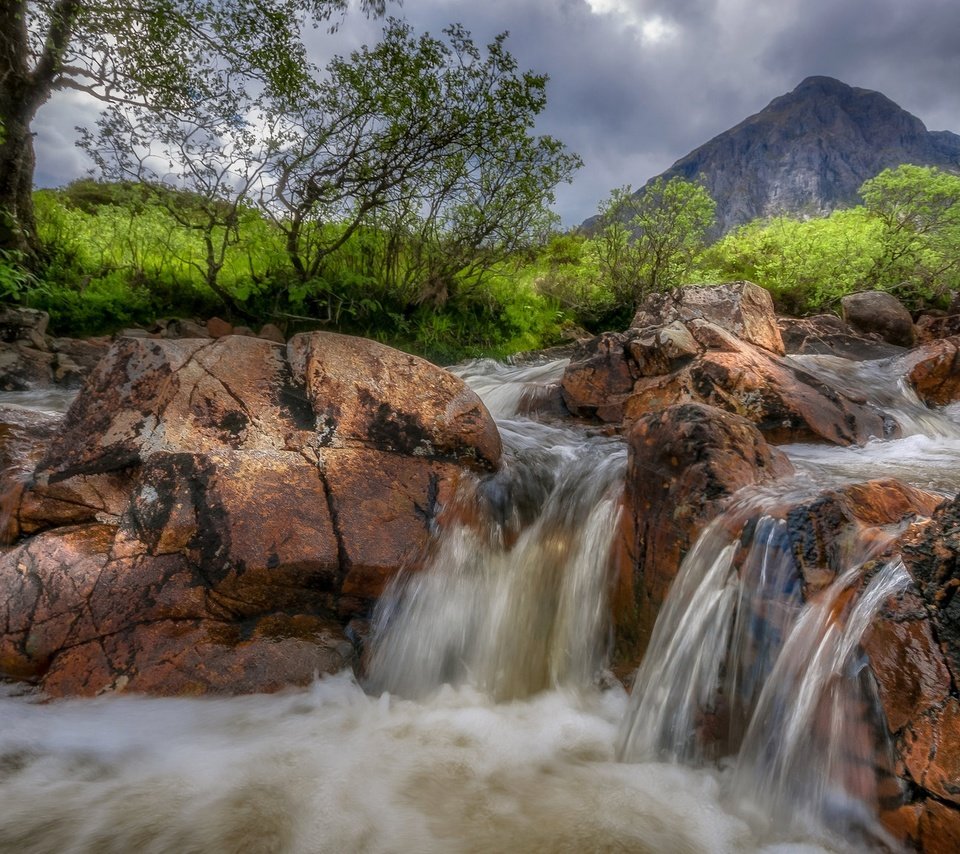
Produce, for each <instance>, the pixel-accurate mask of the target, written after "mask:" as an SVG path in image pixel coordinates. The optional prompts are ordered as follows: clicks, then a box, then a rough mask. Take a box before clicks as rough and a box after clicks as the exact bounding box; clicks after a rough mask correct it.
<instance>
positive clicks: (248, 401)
mask: <svg viewBox="0 0 960 854" xmlns="http://www.w3.org/2000/svg"><path fill="white" fill-rule="evenodd" d="M312 337H313V336H300V337H299V338H298V341H297V342H296V346H295V347H292V348H291V350H290V351H289V352H290V353H291V354H293V355H294V358H293V359H292V361H293V364H291V360H288V350H287V348H285V347H283V346H278V345H276V344H274V343H272V342H269V341H265V340H261V339H255V338H250V337H241V336H225V337H222V338H220V339H217V340H210V339H182V340H165V339H143V338H125V339H121V340H119V341H118V342H117V343H116V344H115V345H114V347H113V348H112V349H111V351H110V353H109V354H108V355H107V356H106V357H105V358H104V359H103V360H102V361H101V363H100V364H99V366H98V367H97V370H96V372H95V373H94V375H93V376H92V377H91V380H90V382H89V383H88V385H87V387H86V389H85V390H84V391H83V392H82V393H81V395H80V397H79V398H78V399H77V401H76V402H75V404H74V406H73V407H72V408H71V410H70V411H69V412H68V414H67V416H66V418H65V420H64V422H63V425H62V427H61V428H59V429H58V430H57V434H56V436H55V437H54V439H53V441H52V442H51V443H50V444H49V447H48V448H46V451H45V453H44V454H43V457H42V459H41V460H40V461H39V464H38V465H37V467H36V470H35V472H34V473H33V475H32V478H31V480H30V482H29V483H28V484H27V487H26V488H25V489H24V490H23V491H22V494H20V493H18V494H17V495H16V496H15V499H14V500H12V501H11V502H10V503H11V507H10V510H11V513H12V518H13V520H14V521H13V524H14V526H15V530H16V531H17V532H19V533H20V534H29V533H32V532H37V533H36V534H35V535H34V536H32V537H31V538H29V539H27V540H25V541H23V542H22V543H21V544H20V545H19V546H18V547H17V548H16V549H14V550H13V551H11V552H9V553H8V554H6V555H4V556H3V557H2V558H0V591H4V592H8V591H12V592H11V595H10V596H9V597H7V606H6V607H7V613H6V614H5V615H4V617H5V619H4V620H3V621H0V629H2V632H0V650H2V651H3V653H2V656H0V675H4V674H5V675H9V676H13V677H17V678H29V679H32V680H33V681H39V682H40V684H41V686H42V687H43V688H44V689H45V690H46V691H47V692H48V693H50V694H70V693H83V694H91V693H97V692H98V691H101V690H107V689H116V688H124V687H125V688H127V689H129V690H140V691H149V692H152V693H182V692H189V693H195V692H204V691H226V692H241V691H260V690H274V689H276V688H279V687H282V685H284V684H289V683H298V682H304V681H309V680H310V679H312V678H313V676H314V674H315V673H316V672H325V671H329V670H331V669H339V668H340V667H342V666H345V665H346V664H348V663H350V661H351V660H352V656H353V649H352V647H351V645H350V644H349V643H347V642H346V640H345V638H344V635H343V631H342V626H343V624H344V623H345V622H346V621H348V620H349V619H351V618H353V617H355V616H357V615H365V614H366V613H368V612H369V609H370V607H371V606H372V604H373V602H375V600H376V598H377V597H378V596H379V595H380V594H381V593H382V591H383V589H384V588H385V586H386V585H387V584H388V583H389V581H390V579H391V578H392V577H393V575H395V574H396V573H397V571H398V570H399V569H401V568H403V567H406V568H414V569H415V568H416V567H417V566H418V565H419V562H420V561H421V560H422V557H423V554H424V552H425V550H426V547H427V544H428V541H429V539H430V537H431V534H432V533H433V531H434V530H435V528H436V526H437V525H438V524H439V520H440V517H441V511H442V508H443V505H444V504H445V503H448V502H449V501H450V499H451V497H452V495H453V492H454V490H455V489H456V488H457V484H458V482H459V479H460V478H461V477H462V474H463V471H464V469H465V468H471V467H476V466H484V467H492V466H494V465H496V464H497V462H498V460H499V451H500V444H499V434H498V433H497V431H496V426H495V424H494V423H493V421H492V419H491V418H490V416H489V415H488V414H487V412H486V410H485V409H484V407H483V405H482V403H480V401H479V398H477V397H476V396H475V395H474V394H473V393H472V392H470V391H469V389H468V388H467V387H466V386H464V385H463V383H462V382H461V381H460V380H458V379H456V378H454V377H452V376H450V375H448V374H447V373H446V372H445V371H443V370H442V369H440V368H436V367H434V366H432V365H429V364H428V363H426V362H421V361H420V360H417V363H416V364H411V362H410V357H408V356H407V355H406V354H402V353H398V352H397V351H392V350H390V349H389V348H386V347H383V346H382V345H379V344H375V343H373V342H362V341H356V342H344V341H342V340H340V339H342V338H343V336H332V338H333V339H334V340H332V341H331V340H330V339H331V337H330V336H326V335H325V334H320V333H318V334H317V336H316V340H311V338H312ZM365 343H366V344H369V345H370V348H369V353H367V355H366V356H364V355H363V351H364V346H365ZM347 351H349V352H350V353H352V354H353V355H352V358H353V362H352V364H353V367H354V370H355V372H356V373H355V379H354V381H353V382H352V383H351V381H350V379H349V376H350V375H349V372H348V370H347V365H346V364H345V362H344V361H342V360H341V359H342V357H343V354H344V353H345V352H347ZM301 357H302V358H301ZM325 358H326V359H330V360H335V361H336V364H335V365H333V366H331V367H328V366H326V365H325V363H324V359H325ZM330 377H335V378H336V382H339V383H340V385H339V386H337V385H336V383H335V382H334V381H332V380H330V379H329V378H330ZM418 383H419V384H422V386H423V393H422V394H421V395H420V399H419V401H418V400H417V399H416V394H415V387H416V385H417V384H418ZM393 394H396V395H397V396H398V406H397V411H398V412H400V413H401V414H402V423H403V425H405V428H407V432H405V433H403V434H402V436H403V437H404V440H403V441H401V440H400V439H398V434H397V432H396V431H393V430H391V429H387V428H386V427H384V428H383V429H382V430H381V429H377V428H378V425H379V427H383V425H389V424H391V423H392V422H391V415H392V410H391V409H390V401H391V399H392V398H391V395H393ZM335 395H339V397H335ZM374 395H378V397H377V398H376V405H373V404H372V403H371V400H372V399H373V396H374ZM338 401H339V402H338ZM334 406H335V408H336V413H337V417H338V421H337V425H336V426H337V430H336V431H334V432H336V436H335V437H333V436H332V433H331V424H330V421H329V418H330V413H331V412H332V411H333V408H334ZM377 419H380V420H379V421H377ZM413 424H416V425H417V431H416V433H414V431H413V427H412V426H411V425H413ZM341 425H343V426H342V429H341ZM458 426H463V427H464V433H465V436H464V437H461V438H460V439H457V438H456V437H455V436H454V435H453V433H454V431H455V430H456V429H457V427H458ZM365 427H366V428H368V432H367V433H364V432H363V430H364V428H365ZM414 437H415V438H414ZM471 437H473V438H475V439H476V444H471V442H470V439H471ZM334 438H335V439H336V441H334V440H333V439H334ZM407 438H409V439H410V441H406V439H407ZM427 442H429V445H427V444H425V443H427ZM31 453H32V454H33V456H32V459H36V457H37V456H38V450H34V451H32V452H31ZM24 567H28V569H27V570H26V571H24V569H23V568H24ZM67 623H68V624H69V625H65V624H67Z"/></svg>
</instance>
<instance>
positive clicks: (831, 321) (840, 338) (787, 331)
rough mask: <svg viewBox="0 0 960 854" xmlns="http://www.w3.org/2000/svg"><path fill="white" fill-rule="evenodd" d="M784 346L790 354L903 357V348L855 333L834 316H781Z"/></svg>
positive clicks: (872, 357)
mask: <svg viewBox="0 0 960 854" xmlns="http://www.w3.org/2000/svg"><path fill="white" fill-rule="evenodd" d="M777 324H778V325H779V327H780V334H781V335H782V336H783V346H784V349H785V350H786V352H787V353H788V354H790V355H816V356H838V357H840V358H843V359H853V360H856V361H862V360H866V359H887V358H890V357H892V356H899V355H902V354H903V352H904V349H903V347H897V346H894V345H893V344H888V343H887V342H886V341H879V340H877V338H876V337H875V336H874V337H871V338H867V337H864V336H862V335H858V334H857V333H855V332H854V331H853V330H852V329H851V328H850V327H849V326H848V325H847V324H846V323H844V321H843V320H841V319H840V318H839V317H837V316H836V315H833V314H818V315H816V316H815V317H781V318H779V319H778V320H777Z"/></svg>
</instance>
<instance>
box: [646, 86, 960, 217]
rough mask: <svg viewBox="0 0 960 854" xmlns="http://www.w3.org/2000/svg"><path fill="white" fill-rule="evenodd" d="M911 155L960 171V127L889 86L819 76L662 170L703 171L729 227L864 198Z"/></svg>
mask: <svg viewBox="0 0 960 854" xmlns="http://www.w3.org/2000/svg"><path fill="white" fill-rule="evenodd" d="M902 163H916V164H919V165H924V166H938V167H940V168H944V169H952V170H958V171H960V136H958V135H957V134H955V133H950V132H949V131H938V132H931V131H928V130H927V129H926V127H925V126H924V124H923V122H922V121H920V119H918V118H917V117H916V116H914V115H911V114H910V113H908V112H907V111H906V110H904V109H902V108H901V107H899V106H898V105H897V104H895V103H894V102H893V101H891V100H890V99H889V98H888V97H886V96H885V95H883V94H881V93H880V92H875V91H872V90H870V89H860V88H857V87H854V86H849V85H847V84H846V83H844V82H842V81H840V80H836V79H834V78H832V77H824V76H813V77H807V78H806V79H805V80H803V81H802V82H801V83H800V84H799V85H798V86H797V87H796V88H795V89H794V90H793V91H791V92H788V93H787V94H785V95H781V96H779V97H777V98H774V99H773V100H772V101H771V102H770V103H769V104H768V105H767V106H766V107H765V108H764V109H763V110H761V111H760V112H759V113H756V114H755V115H752V116H749V117H748V118H746V119H744V120H743V121H742V122H740V124H738V125H736V126H735V127H733V128H731V129H730V130H727V131H724V132H723V133H721V134H720V135H719V136H716V137H714V138H713V139H711V140H710V141H709V142H707V143H706V144H704V145H702V146H700V147H699V148H697V149H695V150H694V151H692V152H690V154H688V155H686V156H685V157H682V158H681V159H680V160H678V161H677V162H676V163H674V164H673V166H671V167H670V169H668V170H667V171H666V172H664V173H663V176H662V177H664V178H671V177H673V176H676V175H679V176H680V177H683V178H687V179H690V180H693V179H696V178H697V177H698V176H703V179H704V181H705V183H706V186H707V189H708V190H709V191H710V193H711V195H712V196H713V197H714V199H716V201H717V225H718V229H719V230H720V231H721V232H726V231H729V230H730V229H732V228H734V227H735V226H737V225H740V224H742V223H745V222H749V221H750V220H752V219H755V218H757V217H762V216H774V215H776V214H780V213H790V214H811V215H816V214H822V213H827V212H829V211H832V210H835V209H836V208H840V207H845V206H848V205H853V204H856V203H857V202H858V200H859V197H858V194H857V191H858V190H859V188H860V186H861V184H863V182H864V181H866V180H867V179H868V178H872V177H873V176H874V175H876V174H877V173H878V172H880V171H882V170H883V169H887V168H893V167H896V166H899V165H900V164H902ZM640 192H642V190H641V191H640Z"/></svg>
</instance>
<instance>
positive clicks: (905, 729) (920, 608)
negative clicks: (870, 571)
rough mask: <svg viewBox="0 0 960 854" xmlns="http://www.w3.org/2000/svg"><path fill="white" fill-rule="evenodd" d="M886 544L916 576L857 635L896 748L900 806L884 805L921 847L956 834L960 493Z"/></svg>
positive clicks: (936, 846)
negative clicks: (869, 626)
mask: <svg viewBox="0 0 960 854" xmlns="http://www.w3.org/2000/svg"><path fill="white" fill-rule="evenodd" d="M891 552H892V553H893V552H896V553H899V554H900V555H901V556H902V559H903V562H904V565H905V566H906V568H907V570H908V572H909V573H910V576H911V578H912V580H913V583H912V585H911V587H910V589H908V590H907V591H906V592H905V593H903V594H902V595H900V596H898V597H895V598H893V599H891V600H890V601H888V602H887V604H886V607H885V609H884V611H883V613H882V614H881V617H880V619H879V620H878V621H877V622H876V624H875V625H874V626H873V628H872V629H871V631H870V633H869V634H868V636H867V637H866V638H865V639H864V648H865V650H866V652H867V655H868V657H869V662H870V670H871V673H872V674H873V677H874V680H875V683H876V685H877V692H878V696H879V699H880V703H881V706H882V709H883V712H884V717H885V721H886V727H887V730H888V733H889V737H890V738H891V740H892V743H893V745H894V752H895V755H896V756H897V764H896V773H897V775H898V776H899V778H900V783H901V792H902V794H903V797H904V798H905V800H906V804H905V805H904V806H900V807H898V806H897V804H896V803H894V804H892V805H891V808H890V810H888V812H886V813H885V814H884V819H885V820H886V822H887V824H888V825H889V826H890V828H891V829H892V830H894V831H895V832H896V833H898V834H899V835H900V836H902V837H904V838H905V841H907V842H910V843H912V844H913V845H915V846H916V847H917V848H919V849H920V850H922V851H930V852H932V851H952V850H954V849H953V848H952V847H950V846H951V845H952V842H951V841H950V840H958V839H960V701H958V697H960V691H958V689H960V679H958V677H960V597H958V596H957V590H958V589H960V572H958V565H960V564H958V556H960V500H958V499H954V500H953V501H950V502H947V503H945V504H944V505H943V506H942V507H941V508H940V509H939V510H938V511H937V512H936V513H935V514H934V515H933V517H932V518H930V519H924V520H921V521H918V522H917V523H915V524H914V525H913V526H912V527H911V528H910V529H908V531H907V532H906V533H905V534H904V535H903V536H902V537H901V538H900V540H899V542H898V543H897V544H896V546H895V547H894V548H893V549H891Z"/></svg>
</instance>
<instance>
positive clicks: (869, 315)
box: [840, 291, 916, 347]
mask: <svg viewBox="0 0 960 854" xmlns="http://www.w3.org/2000/svg"><path fill="white" fill-rule="evenodd" d="M840 305H841V308H842V311H843V319H844V320H845V321H846V322H847V323H848V324H849V325H850V327H851V328H852V329H854V330H855V331H857V332H860V333H864V334H870V333H873V334H876V335H879V336H880V338H882V339H883V340H884V341H886V342H887V343H888V344H895V345H897V346H898V347H912V346H913V344H914V342H915V341H916V332H915V331H914V328H913V318H912V317H911V316H910V312H909V311H907V310H906V308H904V306H903V303H901V302H900V300H898V299H897V298H896V297H895V296H893V294H888V293H887V292H886V291H864V292H862V293H859V294H849V295H848V296H845V297H844V298H843V299H842V300H840Z"/></svg>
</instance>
